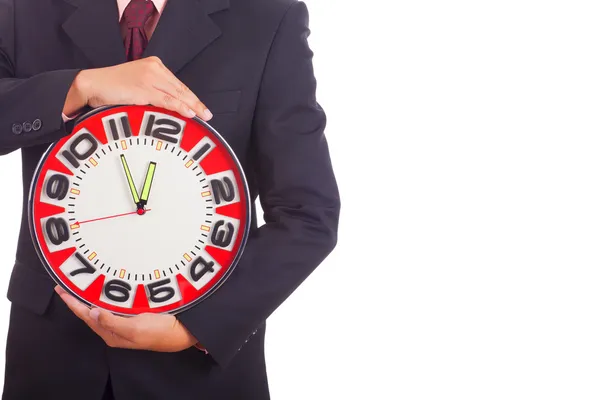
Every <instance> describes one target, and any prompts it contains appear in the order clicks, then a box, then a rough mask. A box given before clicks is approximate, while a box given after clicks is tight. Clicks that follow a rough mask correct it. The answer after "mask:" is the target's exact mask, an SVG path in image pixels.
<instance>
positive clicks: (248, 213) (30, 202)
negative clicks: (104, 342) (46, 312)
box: [27, 104, 252, 317]
mask: <svg viewBox="0 0 600 400" xmlns="http://www.w3.org/2000/svg"><path fill="white" fill-rule="evenodd" d="M122 107H154V106H138V105H131V104H130V105H127V104H121V105H112V106H103V107H98V108H94V109H93V110H90V111H88V112H86V113H85V114H83V115H80V116H79V117H77V118H76V119H75V121H74V125H73V126H75V125H77V124H78V123H80V122H82V121H84V120H86V119H88V118H90V117H92V116H94V115H96V114H98V113H101V112H104V111H107V110H111V109H113V108H122ZM188 119H191V120H193V121H194V122H196V123H199V124H200V125H202V126H203V127H204V128H206V129H208V130H209V131H210V132H211V133H212V134H213V135H214V136H215V137H216V138H217V139H218V140H219V142H220V143H221V145H223V146H224V147H225V149H227V152H228V153H229V155H230V156H231V158H232V159H233V161H234V163H235V165H236V167H237V168H238V171H239V173H240V177H241V180H242V185H243V186H244V194H245V195H246V221H245V224H244V232H243V236H242V241H241V242H240V247H239V250H238V252H237V254H236V255H235V257H234V259H233V261H232V262H231V265H230V266H229V269H228V270H227V271H226V272H225V273H224V274H223V276H222V277H221V278H220V279H219V280H218V281H217V282H216V283H215V284H214V286H213V287H212V288H210V289H209V290H208V291H207V292H206V293H204V294H203V295H202V296H200V297H199V298H197V299H195V300H194V301H191V302H189V303H188V304H185V305H183V306H181V307H178V308H175V309H173V310H169V311H166V312H163V313H161V314H171V315H176V314H179V313H181V312H184V311H187V310H189V309H190V308H192V307H194V306H196V305H198V304H200V303H201V302H202V301H204V300H206V299H207V298H208V297H210V296H211V295H213V294H214V293H215V292H216V291H217V290H218V289H219V288H220V287H221V285H223V284H224V283H225V282H226V281H227V279H228V278H229V276H230V275H231V274H232V273H233V271H234V270H235V268H236V267H237V265H238V263H239V261H240V259H241V257H242V255H243V253H244V250H245V248H246V243H247V242H248V236H249V234H250V223H251V212H252V207H251V206H250V204H251V198H250V189H249V187H248V180H247V179H246V174H245V173H244V169H243V168H242V164H241V163H240V161H239V159H238V158H237V156H236V154H235V152H234V151H233V149H232V148H231V146H230V145H229V143H227V141H225V139H224V138H223V137H222V136H221V134H220V133H219V132H217V130H216V129H215V128H213V127H212V126H211V125H210V124H208V123H207V122H206V121H204V120H202V119H200V118H198V117H197V116H196V117H194V118H188ZM71 134H72V133H70V134H69V135H67V136H70V135H71ZM63 138H64V137H63ZM63 138H60V139H58V140H56V141H55V142H53V143H52V144H50V146H48V148H47V149H46V151H44V154H43V155H42V157H41V158H40V160H39V162H38V164H37V166H36V168H35V171H34V173H33V178H32V180H31V185H30V186H29V196H28V199H27V219H28V224H29V233H30V235H31V239H32V242H33V246H34V248H35V251H36V253H37V255H38V258H39V259H40V261H41V263H42V265H43V266H44V269H45V270H46V272H47V273H48V275H50V277H51V278H52V280H54V282H55V283H56V284H57V285H59V286H60V287H61V288H63V289H64V290H65V291H66V292H67V293H69V294H71V295H72V296H74V297H75V298H77V299H78V300H79V301H81V302H82V303H83V304H85V305H86V306H88V307H90V308H91V307H98V308H102V309H103V310H106V309H105V308H103V307H100V306H98V305H95V304H93V303H91V302H89V301H88V300H86V299H84V298H83V297H81V296H79V295H78V294H77V293H75V292H74V291H73V290H71V288H69V287H68V286H67V285H66V284H64V283H63V282H62V280H61V279H60V278H59V277H58V276H57V275H56V273H55V272H54V270H52V268H51V267H50V263H49V262H48V260H47V259H46V256H45V255H44V252H43V251H42V249H41V248H40V245H39V243H38V239H37V234H36V232H35V223H34V219H33V218H34V213H33V204H34V201H35V196H34V193H35V187H36V186H37V183H38V180H39V177H40V171H41V169H42V166H43V165H44V163H45V162H46V159H47V158H48V156H49V155H50V153H51V152H52V150H53V149H54V147H56V145H57V144H58V142H59V141H60V140H62V139H63ZM106 311H109V312H111V313H112V314H115V315H120V316H123V317H133V316H135V315H137V314H126V313H121V312H118V311H113V310H106Z"/></svg>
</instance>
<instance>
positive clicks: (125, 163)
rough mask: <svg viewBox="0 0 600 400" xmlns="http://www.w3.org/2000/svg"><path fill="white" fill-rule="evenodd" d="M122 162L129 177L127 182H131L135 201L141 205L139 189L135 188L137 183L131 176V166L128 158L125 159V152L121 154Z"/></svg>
mask: <svg viewBox="0 0 600 400" xmlns="http://www.w3.org/2000/svg"><path fill="white" fill-rule="evenodd" d="M121 164H123V169H124V170H125V176H126V177H127V183H128V184H129V190H130V191H131V196H132V197H133V202H134V203H135V204H136V205H139V204H140V196H139V195H138V192H137V189H136V188H135V184H134V183H133V177H132V176H131V171H129V166H128V165H127V160H126V159H125V155H124V154H121Z"/></svg>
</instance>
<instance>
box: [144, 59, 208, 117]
mask: <svg viewBox="0 0 600 400" xmlns="http://www.w3.org/2000/svg"><path fill="white" fill-rule="evenodd" d="M160 69H161V71H162V73H161V74H160V79H158V80H156V81H155V82H154V83H153V85H154V87H155V88H156V89H158V90H160V91H161V92H164V93H167V94H168V95H170V96H171V97H173V98H174V99H176V100H178V101H180V102H181V103H183V105H184V106H185V108H186V111H185V112H184V113H183V114H182V115H185V116H186V117H190V118H191V117H193V115H191V114H190V112H189V110H191V112H193V113H194V116H195V115H197V116H198V117H199V118H201V119H203V120H205V121H208V120H210V119H211V118H212V117H213V115H212V113H211V112H210V110H209V109H208V108H207V107H206V105H205V104H204V103H202V102H201V101H200V99H199V98H198V97H197V96H196V95H195V94H194V92H192V91H191V90H190V89H189V88H188V87H187V86H186V85H185V84H184V83H183V82H181V81H180V80H179V79H177V77H176V76H175V75H173V73H172V72H171V71H169V69H168V68H167V67H166V66H164V65H162V64H161V66H160Z"/></svg>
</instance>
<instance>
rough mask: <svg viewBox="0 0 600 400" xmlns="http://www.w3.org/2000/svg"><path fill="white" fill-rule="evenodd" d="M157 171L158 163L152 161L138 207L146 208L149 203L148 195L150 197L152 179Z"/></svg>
mask: <svg viewBox="0 0 600 400" xmlns="http://www.w3.org/2000/svg"><path fill="white" fill-rule="evenodd" d="M155 171H156V163H155V162H154V161H151V162H150V165H148V171H146V179H145V180H144V187H143V188H142V195H141V196H140V201H139V202H138V209H139V208H142V209H143V208H144V207H145V206H146V204H148V197H150V188H151V187H152V180H153V179H154V172H155Z"/></svg>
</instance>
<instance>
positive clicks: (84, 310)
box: [54, 285, 90, 321]
mask: <svg viewBox="0 0 600 400" xmlns="http://www.w3.org/2000/svg"><path fill="white" fill-rule="evenodd" d="M54 290H55V291H56V293H58V295H59V296H60V298H61V299H62V301H64V302H65V304H66V305H67V307H69V309H70V310H71V311H73V313H74V314H75V315H77V316H78V317H79V318H81V319H82V320H84V321H85V320H86V319H87V318H89V315H88V314H89V311H90V309H89V308H88V307H87V306H86V305H85V304H83V303H82V302H80V301H79V300H77V299H76V298H75V297H73V296H71V295H70V294H68V293H67V292H66V291H65V290H64V289H63V288H61V287H60V286H58V285H57V286H55V288H54Z"/></svg>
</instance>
